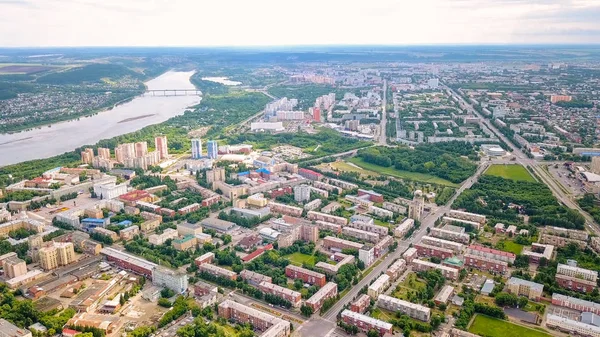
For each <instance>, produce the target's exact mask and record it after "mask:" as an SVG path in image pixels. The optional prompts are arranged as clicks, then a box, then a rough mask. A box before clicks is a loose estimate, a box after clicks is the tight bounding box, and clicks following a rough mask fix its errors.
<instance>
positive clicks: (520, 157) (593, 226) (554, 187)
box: [444, 85, 600, 234]
mask: <svg viewBox="0 0 600 337" xmlns="http://www.w3.org/2000/svg"><path fill="white" fill-rule="evenodd" d="M444 88H445V89H446V90H447V91H448V92H449V93H450V94H451V95H452V96H454V98H456V99H457V100H458V101H459V104H460V105H461V106H462V107H463V108H466V109H467V110H468V111H469V112H471V113H473V114H474V115H476V116H477V117H479V118H481V120H482V121H483V123H484V124H485V125H486V126H487V127H488V128H489V129H490V130H492V132H493V133H495V134H496V136H497V137H498V138H500V139H501V140H503V141H504V142H505V143H506V144H507V145H508V146H509V147H510V148H511V150H512V153H513V154H514V155H515V159H516V160H515V162H517V163H519V164H521V165H524V166H529V167H531V168H532V169H533V171H534V172H535V173H536V174H537V175H538V176H539V177H540V178H541V179H542V182H543V183H545V184H546V185H547V186H548V188H550V190H551V191H552V193H553V194H554V196H555V197H556V199H558V200H559V201H560V202H562V203H563V204H564V205H565V206H567V207H569V208H571V209H575V210H577V211H579V213H581V215H582V216H583V217H584V218H585V220H586V225H587V226H588V228H589V229H590V230H591V231H592V232H595V233H596V234H600V226H598V224H597V223H596V222H595V221H594V218H593V217H592V216H591V215H589V214H588V213H587V212H585V211H584V210H582V209H581V208H580V207H579V205H578V204H577V202H576V201H575V200H573V199H572V198H571V196H570V195H568V194H566V193H565V192H564V191H563V190H562V189H561V188H560V187H559V186H558V182H557V181H556V180H554V178H552V177H551V176H550V174H549V173H548V172H547V171H545V170H544V169H542V167H541V165H545V164H547V163H540V162H537V161H535V160H533V159H531V158H529V157H527V155H526V154H525V153H524V152H523V151H521V149H520V148H518V147H516V146H514V145H513V144H512V142H511V141H510V140H509V139H508V138H507V137H506V136H505V135H504V134H503V133H502V132H500V130H498V128H496V126H494V125H493V124H492V123H490V122H489V120H488V119H487V118H485V117H484V116H482V115H481V114H479V112H477V110H475V108H473V105H471V104H470V103H469V102H467V101H465V100H464V99H463V98H462V96H460V95H459V94H458V93H457V92H456V91H454V90H452V89H450V88H449V87H448V86H445V85H444ZM552 163H554V162H552Z"/></svg>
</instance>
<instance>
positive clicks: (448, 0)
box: [0, 0, 600, 48]
mask: <svg viewBox="0 0 600 337" xmlns="http://www.w3.org/2000/svg"><path fill="white" fill-rule="evenodd" d="M599 17H600V1H598V0H532V1H524V0H421V1H417V2H415V1H412V2H398V1H395V0H378V1H370V2H365V1H356V0H349V1H342V0H330V1H318V0H305V1H302V2H291V1H287V2H281V1H277V0H257V1H253V2H248V1H242V0H230V1H212V2H197V1H191V0H156V1H151V2H149V1H143V0H126V1H118V0H103V1H99V0H0V32H1V33H2V34H0V47H33V48H36V47H119V46H122V47H136V46H148V47H151V46H155V47H234V46H242V47H254V46H256V47H265V46H284V47H285V46H330V45H348V46H361V45H378V46H379V45H399V46H413V45H417V46H418V45H522V44H525V45H530V44H560V45H563V44H569V45H579V44H598V43H600V20H598V18H599Z"/></svg>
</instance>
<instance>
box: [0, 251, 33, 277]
mask: <svg viewBox="0 0 600 337" xmlns="http://www.w3.org/2000/svg"><path fill="white" fill-rule="evenodd" d="M2 266H3V268H4V275H5V277H6V278H7V279H12V278H15V277H19V276H22V275H25V274H27V264H26V263H25V261H23V260H21V259H19V258H18V257H16V256H11V257H9V258H7V259H5V260H4V261H2Z"/></svg>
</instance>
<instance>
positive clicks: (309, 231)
mask: <svg viewBox="0 0 600 337" xmlns="http://www.w3.org/2000/svg"><path fill="white" fill-rule="evenodd" d="M300 239H301V240H303V241H308V242H314V243H316V242H317V241H319V227H318V226H315V225H312V224H302V226H300Z"/></svg>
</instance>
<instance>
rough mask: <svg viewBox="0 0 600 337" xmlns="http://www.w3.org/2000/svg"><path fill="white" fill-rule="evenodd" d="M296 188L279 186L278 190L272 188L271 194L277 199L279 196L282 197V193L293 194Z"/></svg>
mask: <svg viewBox="0 0 600 337" xmlns="http://www.w3.org/2000/svg"><path fill="white" fill-rule="evenodd" d="M293 193H294V190H293V189H292V187H291V186H286V187H282V188H278V189H276V190H272V191H271V192H270V196H271V198H272V199H275V198H277V197H280V196H282V195H286V194H293Z"/></svg>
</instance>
